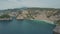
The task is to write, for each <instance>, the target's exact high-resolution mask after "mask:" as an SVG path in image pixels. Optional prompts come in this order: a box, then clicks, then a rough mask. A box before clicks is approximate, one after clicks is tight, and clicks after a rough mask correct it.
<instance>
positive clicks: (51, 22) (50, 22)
mask: <svg viewBox="0 0 60 34" xmlns="http://www.w3.org/2000/svg"><path fill="white" fill-rule="evenodd" d="M33 20H36V19H33ZM37 21H44V22H46V23H49V24H54V22H53V21H48V20H37Z"/></svg>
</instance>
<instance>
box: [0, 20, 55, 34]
mask: <svg viewBox="0 0 60 34" xmlns="http://www.w3.org/2000/svg"><path fill="white" fill-rule="evenodd" d="M54 27H55V25H52V24H48V23H46V22H43V21H36V20H35V21H34V20H33V21H32V20H12V21H0V34H53V31H52V30H53V28H54Z"/></svg>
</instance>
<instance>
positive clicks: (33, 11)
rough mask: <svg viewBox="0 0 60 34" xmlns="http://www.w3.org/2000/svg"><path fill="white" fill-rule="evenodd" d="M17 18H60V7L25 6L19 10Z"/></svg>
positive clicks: (53, 19)
mask: <svg viewBox="0 0 60 34" xmlns="http://www.w3.org/2000/svg"><path fill="white" fill-rule="evenodd" d="M17 19H31V20H32V19H36V20H49V21H56V20H60V9H49V8H27V9H25V10H22V11H21V12H19V15H18V16H17Z"/></svg>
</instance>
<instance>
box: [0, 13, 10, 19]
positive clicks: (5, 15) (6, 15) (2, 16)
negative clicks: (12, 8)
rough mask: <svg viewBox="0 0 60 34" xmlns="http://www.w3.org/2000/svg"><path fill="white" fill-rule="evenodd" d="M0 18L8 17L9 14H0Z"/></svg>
mask: <svg viewBox="0 0 60 34" xmlns="http://www.w3.org/2000/svg"><path fill="white" fill-rule="evenodd" d="M0 18H10V16H9V15H8V14H3V15H1V16H0Z"/></svg>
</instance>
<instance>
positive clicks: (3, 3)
mask: <svg viewBox="0 0 60 34" xmlns="http://www.w3.org/2000/svg"><path fill="white" fill-rule="evenodd" d="M59 1H60V0H0V9H8V8H19V7H25V6H26V7H48V8H49V7H52V8H60V2H59Z"/></svg>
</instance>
